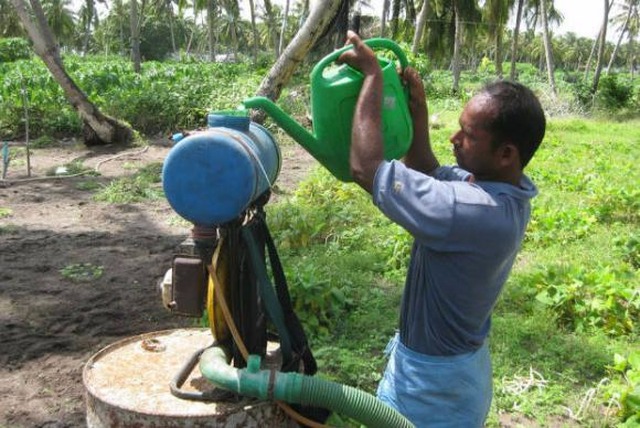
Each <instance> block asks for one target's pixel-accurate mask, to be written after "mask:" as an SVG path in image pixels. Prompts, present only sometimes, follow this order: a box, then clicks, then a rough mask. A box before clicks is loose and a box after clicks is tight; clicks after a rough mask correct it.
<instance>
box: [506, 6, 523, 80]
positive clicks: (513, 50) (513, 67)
mask: <svg viewBox="0 0 640 428" xmlns="http://www.w3.org/2000/svg"><path fill="white" fill-rule="evenodd" d="M523 3H524V0H518V11H517V13H516V26H515V28H514V29H513V40H512V41H511V71H510V73H509V78H510V79H511V80H516V52H517V51H518V35H519V33H520V21H521V20H522V4H523Z"/></svg>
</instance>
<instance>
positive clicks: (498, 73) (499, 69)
mask: <svg viewBox="0 0 640 428" xmlns="http://www.w3.org/2000/svg"><path fill="white" fill-rule="evenodd" d="M502 31H503V26H502V25H496V39H495V49H496V76H497V77H498V79H502Z"/></svg>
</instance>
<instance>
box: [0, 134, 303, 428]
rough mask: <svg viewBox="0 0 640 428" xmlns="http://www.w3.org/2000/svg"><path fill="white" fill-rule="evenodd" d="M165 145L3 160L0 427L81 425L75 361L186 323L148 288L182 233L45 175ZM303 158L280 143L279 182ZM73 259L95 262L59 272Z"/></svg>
mask: <svg viewBox="0 0 640 428" xmlns="http://www.w3.org/2000/svg"><path fill="white" fill-rule="evenodd" d="M168 151H169V147H168V145H167V144H155V143H154V144H151V145H149V146H148V147H147V148H145V149H141V148H140V147H130V148H126V149H121V148H117V147H102V148H96V149H92V150H88V149H86V148H84V146H82V145H78V144H75V143H73V142H66V143H64V142H61V143H60V145H59V146H57V147H55V148H49V149H39V150H36V151H32V155H31V161H30V163H31V168H32V173H31V177H32V179H26V172H27V166H26V164H25V162H24V159H21V160H20V159H16V160H15V161H12V163H10V165H9V168H8V173H7V177H6V180H5V181H0V427H81V426H85V407H84V398H83V393H84V387H83V383H82V369H83V366H84V364H85V363H86V361H87V360H88V359H89V358H90V357H91V356H92V355H93V354H95V353H96V352H97V351H98V350H100V349H101V348H102V347H104V346H106V345H108V344H111V343H113V342H115V341H117V340H119V339H121V338H125V337H129V336H133V335H137V334H140V333H147V332H153V331H159V330H164V329H169V328H180V327H188V326H193V321H192V320H191V319H185V318H178V317H175V316H173V315H171V314H170V313H169V312H167V311H166V310H165V309H164V308H163V307H162V303H161V298H160V295H159V293H158V291H157V283H158V281H159V279H160V278H161V277H162V276H163V274H164V272H165V271H166V270H167V269H168V268H169V267H170V262H171V259H172V256H173V254H174V252H175V251H176V250H177V248H178V246H179V245H180V244H181V243H182V242H183V241H184V239H185V238H186V237H187V236H188V234H189V227H188V226H185V224H184V223H182V222H177V221H175V219H176V218H177V216H176V215H175V214H174V212H173V210H172V209H171V207H170V206H169V205H168V203H167V202H166V201H165V200H160V201H152V202H145V203H135V204H121V205H113V204H107V203H103V202H95V201H94V200H93V199H92V195H93V193H94V192H91V191H87V190H81V188H82V186H81V183H82V182H86V181H87V177H86V176H78V177H72V178H51V177H46V172H47V171H48V170H50V169H51V168H55V167H57V166H61V165H64V164H66V163H69V162H71V161H74V160H82V162H83V164H84V165H85V166H86V167H89V168H94V169H95V168H97V169H98V171H99V172H100V176H99V177H98V178H97V180H98V181H100V182H102V183H107V182H109V181H110V180H113V179H114V178H117V177H121V176H125V175H129V174H132V173H134V172H135V171H136V170H137V169H138V168H139V167H140V166H143V165H145V164H148V163H151V162H161V161H162V160H163V159H164V157H165V156H166V154H167V153H168ZM314 163H315V161H314V160H313V159H312V158H311V157H310V156H309V155H308V154H307V153H306V152H305V151H304V150H302V149H300V148H299V147H297V146H286V147H285V148H284V149H283V167H282V171H281V173H280V177H279V179H278V181H277V184H278V188H279V190H280V191H281V192H284V193H286V192H290V191H292V190H293V189H295V187H296V185H297V183H298V182H299V181H300V179H301V178H302V177H304V176H305V174H306V173H307V172H308V170H309V168H310V167H311V166H312V165H313V164H314ZM7 209H8V210H10V213H9V215H7ZM172 219H173V221H172ZM79 264H91V265H93V266H99V267H102V275H101V276H100V277H99V278H98V279H96V280H91V281H78V280H71V279H69V278H67V277H65V276H64V275H63V274H62V273H61V270H62V269H64V268H65V267H66V268H68V267H70V266H73V265H79Z"/></svg>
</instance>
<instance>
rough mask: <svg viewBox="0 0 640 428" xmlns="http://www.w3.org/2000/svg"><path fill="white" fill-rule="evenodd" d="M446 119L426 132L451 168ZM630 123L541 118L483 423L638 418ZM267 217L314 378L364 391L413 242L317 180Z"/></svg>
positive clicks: (344, 188) (377, 369) (375, 368)
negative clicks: (312, 358)
mask: <svg viewBox="0 0 640 428" xmlns="http://www.w3.org/2000/svg"><path fill="white" fill-rule="evenodd" d="M452 113H453V112H452ZM443 115H444V113H443ZM456 120H457V118H456V116H455V115H453V114H451V115H447V118H446V119H444V120H442V130H438V131H437V132H435V133H434V135H435V136H436V137H435V138H434V144H435V149H436V150H437V151H438V152H439V156H440V158H441V159H443V160H445V161H449V162H451V161H452V159H451V155H450V153H449V147H448V146H449V143H448V142H447V141H446V139H445V138H444V137H445V136H446V135H448V134H450V133H452V132H453V130H454V129H455V127H456V126H457V125H456V124H457V122H456ZM639 125H640V120H638V119H635V120H633V121H630V122H624V123H615V122H610V121H603V120H601V119H576V118H563V119H552V120H551V122H550V126H549V131H548V134H547V136H546V138H545V141H544V143H543V146H542V148H541V150H540V152H539V153H538V154H537V155H536V157H535V158H534V160H533V161H532V163H531V165H530V166H529V167H528V169H529V171H528V173H529V174H530V176H531V177H532V178H533V180H534V181H535V182H536V183H537V185H538V186H539V188H540V191H541V192H540V195H539V196H538V197H537V198H536V199H534V209H533V216H532V222H531V224H530V227H529V229H528V232H527V236H526V240H525V243H524V248H523V250H522V252H521V254H520V255H519V257H518V261H517V264H516V267H515V269H514V272H513V274H512V276H511V278H510V280H509V282H508V284H507V286H506V289H505V292H504V295H503V297H502V299H501V301H500V302H499V304H498V306H497V308H496V314H495V316H494V319H493V324H494V328H493V333H492V335H491V350H492V354H493V356H494V380H495V400H494V409H493V410H492V413H491V420H490V425H491V426H497V425H498V414H503V413H509V414H513V413H515V414H517V415H520V416H521V417H525V418H527V419H530V420H532V421H535V423H536V424H537V425H538V424H539V425H540V426H555V425H560V424H565V423H566V424H569V425H571V424H572V423H573V424H575V425H578V424H580V425H584V426H615V425H616V424H617V423H619V422H621V421H623V420H624V419H626V418H630V420H635V421H638V417H639V415H640V413H638V410H639V407H640V406H639V405H638V398H640V394H639V392H640V386H639V384H638V382H639V380H640V376H639V375H638V370H639V363H640V360H639V358H640V344H639V342H638V340H637V339H638V333H639V332H640V328H639V326H638V323H637V319H638V315H639V312H640V289H638V283H639V280H640V276H639V274H640V271H639V269H638V265H639V263H638V262H639V261H638V254H639V250H640V248H639V247H640V245H639V242H640V235H638V229H637V225H638V219H639V218H638V212H640V210H639V209H638V208H640V207H639V206H638V203H639V202H638V201H640V197H639V196H640V194H639V193H638V190H637V189H636V187H637V185H636V183H638V180H640V173H639V172H638V171H637V168H635V160H636V159H638V156H639V155H640V151H639V149H638V147H637V145H636V144H634V143H633V141H634V140H635V138H636V137H635V135H636V134H637V128H638V126H639ZM268 214H269V221H270V223H271V227H272V229H273V230H274V233H275V235H276V238H275V239H276V242H277V244H278V246H279V248H280V249H281V256H282V257H283V263H284V265H285V266H286V268H287V270H288V274H289V278H290V281H291V283H292V295H293V298H294V301H295V304H296V310H297V313H298V314H299V315H300V316H301V318H302V319H303V324H304V325H305V328H307V329H308V330H309V331H310V333H311V336H312V346H313V349H314V351H315V352H316V354H317V356H318V359H319V360H320V372H321V373H322V375H323V376H329V377H331V378H332V379H336V380H338V381H341V382H344V383H347V384H350V385H354V386H357V387H360V388H363V389H365V390H368V391H370V392H374V391H375V387H376V384H377V382H378V380H379V378H380V373H381V371H382V369H383V367H384V357H383V353H382V350H383V349H384V345H385V343H386V341H387V340H388V338H389V337H390V336H391V335H392V334H393V331H394V329H395V328H396V325H397V317H398V310H399V299H400V295H401V290H402V287H403V281H404V273H405V269H406V262H407V260H408V257H409V251H410V243H411V239H410V237H409V236H408V234H407V233H406V232H404V231H403V230H401V229H400V228H398V227H397V226H395V225H393V224H391V223H390V222H388V221H387V220H386V219H385V218H384V217H383V216H382V215H380V214H379V213H378V212H377V210H376V209H375V207H373V205H372V204H371V201H370V198H369V197H368V196H367V195H366V194H365V193H364V192H363V191H361V190H360V189H359V188H358V187H357V186H355V185H352V184H343V183H339V182H337V181H336V180H334V179H333V178H331V177H330V176H329V174H328V173H326V172H325V171H324V170H318V171H316V172H315V173H313V174H312V175H311V176H310V177H309V178H308V179H307V180H306V181H305V182H304V183H303V184H302V185H301V186H300V187H299V189H298V190H297V191H296V192H295V194H293V195H292V197H291V198H289V199H287V200H285V201H283V202H280V203H278V204H276V205H275V206H271V207H270V208H269V211H268ZM634 418H635V419H634ZM629 423H631V422H629ZM630 426H631V425H630Z"/></svg>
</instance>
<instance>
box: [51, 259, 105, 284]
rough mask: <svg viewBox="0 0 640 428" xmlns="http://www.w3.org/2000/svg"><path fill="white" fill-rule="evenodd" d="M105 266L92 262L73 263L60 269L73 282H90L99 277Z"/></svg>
mask: <svg viewBox="0 0 640 428" xmlns="http://www.w3.org/2000/svg"><path fill="white" fill-rule="evenodd" d="M103 273H104V267H103V266H98V265H94V264H92V263H73V264H70V265H67V266H65V267H63V268H62V269H60V274H61V275H62V276H63V277H65V278H67V279H69V280H71V281H73V282H89V281H94V280H96V279H99V278H100V277H101V276H102V274H103Z"/></svg>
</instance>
